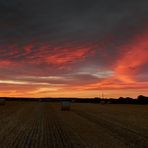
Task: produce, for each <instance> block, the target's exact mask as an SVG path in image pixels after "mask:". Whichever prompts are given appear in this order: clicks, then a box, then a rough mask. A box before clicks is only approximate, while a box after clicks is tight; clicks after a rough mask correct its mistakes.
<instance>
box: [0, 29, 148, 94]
mask: <svg viewBox="0 0 148 148" xmlns="http://www.w3.org/2000/svg"><path fill="white" fill-rule="evenodd" d="M106 43H108V44H106V45H104V44H103V46H100V45H101V43H94V44H90V43H85V44H86V45H85V44H84V43H83V44H80V43H79V44H73V43H67V44H66V43H65V44H64V43H62V44H61V45H59V44H55V43H54V44H53V43H36V42H32V43H28V44H23V45H14V44H13V45H7V46H1V48H0V56H1V58H0V89H1V91H0V96H24V97H29V96H30V97H48V96H50V97H64V96H65V97H70V96H71V97H95V96H98V93H101V92H104V93H105V94H107V96H108V97H113V96H116V97H117V96H119V95H122V96H127V95H130V96H134V93H132V94H131V93H130V91H129V90H131V92H132V90H139V92H138V93H140V92H141V94H146V91H145V90H148V82H147V80H145V78H143V79H144V80H143V81H140V79H138V77H142V76H141V72H142V68H144V69H146V67H145V66H146V65H147V64H148V34H147V32H145V33H143V34H141V35H137V36H135V37H133V38H131V39H130V40H129V41H128V42H127V43H126V44H124V45H121V46H119V47H115V49H114V50H117V51H116V52H114V50H111V49H110V42H106ZM143 73H144V72H142V74H143ZM117 90H118V91H120V93H119V94H118V95H115V93H116V91H117ZM126 92H127V93H126ZM113 93H114V94H113ZM135 95H137V93H135Z"/></svg>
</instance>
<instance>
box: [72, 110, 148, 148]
mask: <svg viewBox="0 0 148 148" xmlns="http://www.w3.org/2000/svg"><path fill="white" fill-rule="evenodd" d="M73 112H74V113H75V114H77V115H79V116H81V117H83V118H85V119H87V120H88V121H90V122H93V123H95V124H96V125H97V126H99V127H102V128H104V129H106V131H107V132H108V133H110V134H111V135H113V136H114V137H115V138H116V139H119V140H121V141H122V142H123V143H124V144H125V145H127V147H128V146H129V144H130V148H131V147H132V148H139V147H140V148H147V147H148V137H147V136H144V135H142V134H139V133H138V132H136V131H135V130H133V129H129V128H127V127H125V126H124V125H121V124H118V123H116V122H114V121H109V120H107V119H105V118H102V117H100V116H99V115H98V116H97V115H95V114H93V113H90V112H89V113H88V112H86V111H85V112H84V111H82V110H78V109H75V110H73Z"/></svg>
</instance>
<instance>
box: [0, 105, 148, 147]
mask: <svg viewBox="0 0 148 148" xmlns="http://www.w3.org/2000/svg"><path fill="white" fill-rule="evenodd" d="M0 119H1V120H0V148H87V147H88V148H100V147H101V148H109V147H110V148H129V147H130V148H147V147H148V134H147V133H148V106H147V105H113V104H105V105H101V104H90V103H85V104H84V103H73V104H72V109H71V111H61V106H60V103H48V102H7V104H6V105H5V106H0Z"/></svg>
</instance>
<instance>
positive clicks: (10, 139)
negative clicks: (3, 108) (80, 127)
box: [0, 103, 87, 148]
mask: <svg viewBox="0 0 148 148" xmlns="http://www.w3.org/2000/svg"><path fill="white" fill-rule="evenodd" d="M6 114H7V115H8V117H7V116H6V118H5V119H4V120H7V124H5V128H2V129H1V130H0V131H1V132H0V142H1V145H0V148H87V146H86V145H85V143H83V142H82V141H81V139H80V138H79V137H77V134H76V133H74V131H72V130H70V127H67V126H66V125H65V123H64V122H63V120H62V119H61V118H60V117H59V116H58V115H57V113H56V111H55V110H54V108H53V107H52V105H49V104H46V103H37V104H35V105H33V106H31V105H28V106H27V105H24V106H22V107H20V108H19V109H18V110H17V111H16V112H13V113H12V116H11V115H10V114H9V113H6ZM2 125H4V123H3V124H2Z"/></svg>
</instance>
